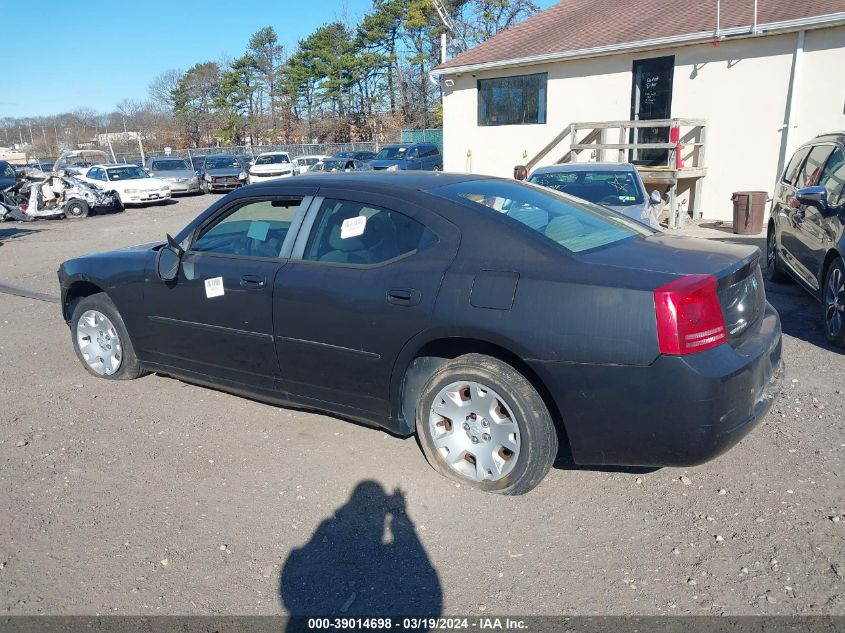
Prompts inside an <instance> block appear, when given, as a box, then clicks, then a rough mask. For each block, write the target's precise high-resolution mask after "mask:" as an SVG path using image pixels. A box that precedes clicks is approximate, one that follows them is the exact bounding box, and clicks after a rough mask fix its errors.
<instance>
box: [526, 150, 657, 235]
mask: <svg viewBox="0 0 845 633" xmlns="http://www.w3.org/2000/svg"><path fill="white" fill-rule="evenodd" d="M528 182H532V183H534V184H537V185H542V186H544V187H550V188H552V189H557V190H558V191H562V192H564V193H568V194H569V195H571V196H575V197H576V198H581V199H582V200H586V201H587V202H594V203H596V204H600V205H603V206H605V207H608V208H610V209H613V210H614V211H617V212H619V213H621V214H623V215H626V216H628V217H629V218H633V219H634V220H638V221H639V222H642V223H643V224H646V225H648V226H651V227H652V228H655V229H659V228H660V225H659V224H658V223H657V215H658V214H657V205H658V204H659V203H660V202H661V201H662V197H661V195H660V192H658V191H652V192H651V196H648V195H646V191H645V185H644V184H643V180H642V178H640V174H639V173H638V172H637V170H636V168H635V167H634V166H633V165H631V164H629V163H567V164H564V165H551V166H549V167H539V168H538V169H535V170H534V171H533V172H532V173H531V176H529V178H528Z"/></svg>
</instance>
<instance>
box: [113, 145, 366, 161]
mask: <svg viewBox="0 0 845 633" xmlns="http://www.w3.org/2000/svg"><path fill="white" fill-rule="evenodd" d="M378 150H379V144H378V142H376V141H366V142H360V143H358V142H356V143H296V144H288V145H235V146H230V147H192V148H189V149H174V150H172V151H171V152H170V154H169V155H170V156H179V157H181V158H187V159H192V158H194V157H197V156H208V155H210V154H234V155H236V156H248V157H250V158H252V157H255V156H258V155H259V154H262V153H264V152H288V153H289V154H290V155H291V156H292V157H296V156H310V155H314V154H320V155H327V156H332V155H334V154H336V153H337V152H346V151H356V152H378ZM105 151H106V153H107V154H108V153H110V152H109V149H108V148H105ZM114 155H115V158H116V159H117V161H118V162H125V163H138V164H140V162H141V153H140V151H121V150H119V149H117V148H115V150H114ZM165 155H166V152H164V151H163V150H146V149H145V150H144V156H145V157H146V158H149V157H151V156H165Z"/></svg>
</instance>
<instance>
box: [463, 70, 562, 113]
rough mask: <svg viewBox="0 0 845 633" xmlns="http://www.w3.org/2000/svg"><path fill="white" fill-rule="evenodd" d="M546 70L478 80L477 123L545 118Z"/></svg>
mask: <svg viewBox="0 0 845 633" xmlns="http://www.w3.org/2000/svg"><path fill="white" fill-rule="evenodd" d="M547 78H548V75H547V74H546V73H537V74H536V75H517V76H516V77H499V78H497V79H479V80H478V125H522V124H524V123H545V122H546V80H547Z"/></svg>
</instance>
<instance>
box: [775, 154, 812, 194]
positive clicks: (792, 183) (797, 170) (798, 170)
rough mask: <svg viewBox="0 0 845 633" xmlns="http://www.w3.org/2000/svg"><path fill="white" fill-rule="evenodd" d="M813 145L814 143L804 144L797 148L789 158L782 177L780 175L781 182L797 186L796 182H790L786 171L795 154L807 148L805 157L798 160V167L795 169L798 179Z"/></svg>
mask: <svg viewBox="0 0 845 633" xmlns="http://www.w3.org/2000/svg"><path fill="white" fill-rule="evenodd" d="M813 147H814V146H813V145H802V146H801V147H799V148H798V149H796V150H795V151H794V152H793V153H792V156H791V157H790V158H789V160H788V161H787V163H786V165H785V166H784V168H783V175H781V177H780V181H781V183H783V184H785V185H789V186H790V187H795V183H794V182H789V181H788V180H787V179H786V172H787V170H788V169H789V166H790V164H791V163H792V159H793V158H795V156H796V155H797V154H798V152H802V151H804V150H805V149H806V150H807V153H806V154H805V155H804V158H802V159H801V160H800V161H798V169H796V170H795V178H796V179H797V178H798V176H799V174H800V173H801V172H802V171H803V169H804V163H806V162H807V157H808V156H809V155H810V152H812V151H813ZM796 188H797V187H796Z"/></svg>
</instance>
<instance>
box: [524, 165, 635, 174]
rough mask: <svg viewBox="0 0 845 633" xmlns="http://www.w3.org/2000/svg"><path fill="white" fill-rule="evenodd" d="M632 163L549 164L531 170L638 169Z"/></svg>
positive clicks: (551, 171)
mask: <svg viewBox="0 0 845 633" xmlns="http://www.w3.org/2000/svg"><path fill="white" fill-rule="evenodd" d="M636 170H637V168H636V167H634V166H633V165H631V164H630V163H563V164H561V165H547V166H546V167H538V168H537V169H535V170H534V171H532V172H531V175H532V176H533V175H534V174H560V173H566V172H573V171H579V172H580V171H620V172H621V171H636Z"/></svg>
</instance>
